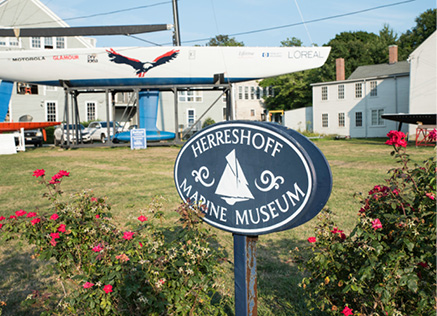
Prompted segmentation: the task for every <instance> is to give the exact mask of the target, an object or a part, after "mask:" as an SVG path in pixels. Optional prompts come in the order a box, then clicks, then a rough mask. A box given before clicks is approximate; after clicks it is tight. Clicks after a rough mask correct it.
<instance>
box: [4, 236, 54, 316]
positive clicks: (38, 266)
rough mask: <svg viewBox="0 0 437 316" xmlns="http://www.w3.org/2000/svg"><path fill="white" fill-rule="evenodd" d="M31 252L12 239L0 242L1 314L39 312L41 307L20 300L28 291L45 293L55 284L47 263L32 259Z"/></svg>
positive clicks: (24, 315)
mask: <svg viewBox="0 0 437 316" xmlns="http://www.w3.org/2000/svg"><path fill="white" fill-rule="evenodd" d="M33 254H34V251H33V248H32V247H30V246H21V245H20V244H19V243H18V242H16V241H9V242H7V243H5V242H4V241H1V242H0V271H1V273H0V301H4V302H5V303H6V306H3V310H2V314H1V315H2V316H21V315H23V316H34V315H35V316H36V315H40V314H41V312H42V311H43V309H41V308H39V307H36V306H22V305H21V303H22V302H23V301H25V300H26V298H27V297H28V296H29V295H30V294H32V293H39V294H42V293H46V294H49V292H52V291H53V288H54V287H56V286H58V284H57V283H56V280H57V275H56V273H55V272H53V271H50V270H51V267H52V266H51V264H49V263H48V262H46V261H42V260H38V259H32V255H33ZM35 291H37V292H35Z"/></svg>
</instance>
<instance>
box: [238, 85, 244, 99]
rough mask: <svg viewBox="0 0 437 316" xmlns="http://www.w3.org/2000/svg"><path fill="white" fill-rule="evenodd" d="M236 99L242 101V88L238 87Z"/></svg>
mask: <svg viewBox="0 0 437 316" xmlns="http://www.w3.org/2000/svg"><path fill="white" fill-rule="evenodd" d="M238 99H239V100H243V86H239V87H238Z"/></svg>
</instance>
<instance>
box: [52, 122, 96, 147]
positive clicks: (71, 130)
mask: <svg viewBox="0 0 437 316" xmlns="http://www.w3.org/2000/svg"><path fill="white" fill-rule="evenodd" d="M76 130H77V132H78V134H79V141H78V143H81V142H82V143H88V142H90V141H91V138H90V134H89V132H88V131H87V130H86V128H85V127H84V126H83V125H82V124H79V125H75V124H69V125H68V135H69V137H68V139H69V141H70V143H73V142H75V141H76ZM53 136H54V138H55V140H54V142H55V146H58V145H60V144H65V143H66V142H67V124H61V125H58V126H57V127H56V129H55V132H54V135H53Z"/></svg>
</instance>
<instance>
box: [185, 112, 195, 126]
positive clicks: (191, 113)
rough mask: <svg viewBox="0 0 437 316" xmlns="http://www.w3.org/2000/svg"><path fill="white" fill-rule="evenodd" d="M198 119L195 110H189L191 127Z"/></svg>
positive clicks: (188, 118) (188, 117)
mask: <svg viewBox="0 0 437 316" xmlns="http://www.w3.org/2000/svg"><path fill="white" fill-rule="evenodd" d="M195 118H196V111H195V110H194V109H188V110H187V125H188V127H191V126H192V125H193V124H194V120H195Z"/></svg>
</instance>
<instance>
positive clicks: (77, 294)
mask: <svg viewBox="0 0 437 316" xmlns="http://www.w3.org/2000/svg"><path fill="white" fill-rule="evenodd" d="M34 176H35V177H37V178H39V179H41V181H40V182H41V183H42V184H43V185H46V186H47V188H48V193H47V194H45V196H46V197H48V198H49V199H50V200H51V201H52V204H51V205H52V206H51V209H49V210H48V211H46V212H44V213H43V212H39V211H38V212H26V211H25V210H19V211H16V212H15V213H14V214H13V215H11V216H10V217H9V218H5V217H0V234H1V236H2V237H3V238H4V239H6V240H10V239H13V238H18V237H22V238H24V239H25V240H27V242H28V243H30V244H33V245H35V252H36V254H35V257H39V258H42V259H45V260H49V259H51V260H50V262H53V263H54V265H55V267H56V269H57V271H58V272H59V274H60V276H61V280H62V288H63V289H64V292H63V293H60V294H59V295H42V294H41V293H38V292H35V293H34V294H32V295H30V296H29V297H28V300H27V304H31V305H32V304H34V305H35V306H42V307H43V308H44V309H45V310H46V311H47V312H46V313H45V314H46V315H222V314H224V312H223V305H220V304H224V303H223V300H221V299H220V297H219V295H217V289H218V287H219V286H220V284H218V283H217V281H216V280H217V279H218V278H217V275H218V273H219V271H220V269H221V268H220V262H221V259H222V258H223V253H222V252H221V251H220V250H217V249H214V248H213V247H212V246H211V242H215V237H214V236H213V235H212V234H211V233H210V231H209V230H208V229H205V228H203V227H202V221H200V220H199V216H202V212H201V211H200V210H199V209H197V208H196V207H193V206H190V205H181V206H180V208H179V209H178V210H177V211H178V212H179V213H180V216H181V217H180V221H179V222H180V223H181V225H179V226H177V227H173V228H172V230H173V231H172V232H170V231H169V230H168V228H167V229H165V228H164V227H162V225H156V224H155V221H156V220H158V223H161V222H162V219H163V216H164V212H163V211H162V210H161V207H162V205H161V203H160V202H159V200H158V199H155V200H154V201H153V202H152V204H151V205H150V206H149V207H148V209H147V210H145V211H142V212H140V214H138V215H137V217H136V218H135V222H136V223H135V224H134V225H132V227H130V228H128V229H120V228H118V227H117V226H116V225H114V224H113V222H112V215H111V212H110V206H109V205H108V203H107V201H106V200H105V198H101V197H94V196H93V195H92V193H91V192H89V191H83V192H79V193H76V194H73V195H72V196H71V197H70V198H69V199H67V200H66V201H63V200H62V199H61V195H62V191H61V189H60V185H61V182H62V180H63V179H64V177H68V176H70V173H69V172H66V171H63V170H61V171H60V172H58V173H57V174H56V175H54V176H53V177H52V178H51V179H50V180H49V181H46V179H45V171H44V170H43V169H38V170H35V172H34ZM43 314H44V313H43Z"/></svg>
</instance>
